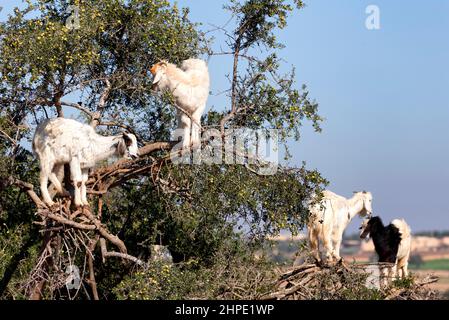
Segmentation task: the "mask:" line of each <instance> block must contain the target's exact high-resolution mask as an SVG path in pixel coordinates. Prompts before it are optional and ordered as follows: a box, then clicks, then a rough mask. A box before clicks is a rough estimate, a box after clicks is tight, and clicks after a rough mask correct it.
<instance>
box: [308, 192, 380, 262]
mask: <svg viewBox="0 0 449 320" xmlns="http://www.w3.org/2000/svg"><path fill="white" fill-rule="evenodd" d="M372 200H373V197H372V195H371V193H370V192H366V191H362V192H355V193H354V196H353V197H352V198H350V199H346V198H344V197H342V196H339V195H337V194H335V193H333V192H331V191H329V190H325V191H323V199H322V201H321V203H319V204H316V205H314V206H312V207H311V208H310V213H311V216H310V220H309V222H308V225H307V227H308V233H309V241H310V247H311V250H312V253H313V255H314V257H315V259H316V260H317V261H321V259H320V252H319V240H321V241H322V245H323V246H324V249H325V254H326V260H327V261H328V262H332V260H333V258H335V259H336V260H337V261H338V260H340V259H341V258H340V245H341V241H342V237H343V232H344V230H345V229H346V227H347V226H348V225H349V223H350V222H351V220H352V218H354V216H356V215H357V214H358V215H359V216H361V217H364V216H366V215H371V212H372Z"/></svg>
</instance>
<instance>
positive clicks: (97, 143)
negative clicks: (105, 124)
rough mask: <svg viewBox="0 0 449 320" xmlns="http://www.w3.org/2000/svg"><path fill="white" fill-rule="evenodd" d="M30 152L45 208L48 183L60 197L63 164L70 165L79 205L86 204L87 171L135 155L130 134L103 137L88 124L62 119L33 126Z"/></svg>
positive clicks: (75, 198)
mask: <svg viewBox="0 0 449 320" xmlns="http://www.w3.org/2000/svg"><path fill="white" fill-rule="evenodd" d="M33 151H34V152H35V154H36V155H37V157H38V158H39V163H40V170H41V171H40V188H41V193H42V198H43V200H44V202H45V203H46V204H47V205H49V206H52V205H53V204H54V202H53V200H52V199H51V197H50V194H49V192H48V186H47V184H48V180H50V181H51V182H52V183H53V185H54V187H55V188H56V190H57V191H58V192H59V193H61V194H64V190H63V188H62V184H61V181H62V179H61V172H63V169H64V164H70V175H71V179H72V181H73V185H74V188H75V197H74V203H75V205H76V206H81V205H89V203H88V201H87V196H86V182H87V179H88V173H89V169H90V168H93V167H94V166H95V164H96V163H97V162H99V161H102V160H106V159H108V158H110V157H112V156H118V157H126V158H131V157H137V156H138V146H137V140H136V137H135V136H134V135H133V134H131V133H122V134H120V135H116V136H109V137H105V136H101V135H99V134H97V133H96V132H95V130H94V129H93V128H92V127H90V126H89V125H86V124H83V123H80V122H78V121H75V120H72V119H64V118H56V119H50V120H45V121H43V122H42V123H41V124H39V125H38V126H37V128H36V132H35V134H34V138H33ZM62 174H63V173H62Z"/></svg>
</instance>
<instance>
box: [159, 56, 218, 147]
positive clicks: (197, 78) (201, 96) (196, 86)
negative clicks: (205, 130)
mask: <svg viewBox="0 0 449 320" xmlns="http://www.w3.org/2000/svg"><path fill="white" fill-rule="evenodd" d="M150 71H151V73H152V74H153V75H154V79H153V89H155V90H159V91H164V90H167V91H170V92H171V93H172V94H173V96H174V98H175V104H176V105H177V107H178V108H179V109H181V110H179V109H178V110H177V120H178V128H180V129H182V130H183V140H182V147H183V148H188V147H190V145H191V144H193V145H194V146H197V145H199V144H200V136H201V115H202V114H203V112H204V109H205V108H206V101H207V98H208V96H209V71H208V69H207V65H206V62H204V61H203V60H200V59H188V60H184V61H183V62H182V64H181V68H178V67H176V66H175V65H174V64H172V63H168V62H166V61H161V62H158V63H156V64H154V65H153V66H152V67H151V70H150Z"/></svg>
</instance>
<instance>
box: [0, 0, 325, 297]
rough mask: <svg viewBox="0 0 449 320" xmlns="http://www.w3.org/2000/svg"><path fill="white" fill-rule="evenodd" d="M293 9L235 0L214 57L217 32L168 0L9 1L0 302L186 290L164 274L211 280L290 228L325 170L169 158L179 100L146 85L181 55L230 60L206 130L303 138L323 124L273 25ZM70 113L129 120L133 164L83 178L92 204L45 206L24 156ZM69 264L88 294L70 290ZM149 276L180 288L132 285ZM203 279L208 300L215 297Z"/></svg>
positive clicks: (102, 120) (1, 104)
mask: <svg viewBox="0 0 449 320" xmlns="http://www.w3.org/2000/svg"><path fill="white" fill-rule="evenodd" d="M303 6H304V4H303V3H302V1H293V2H289V1H283V0H257V1H256V0H246V1H238V0H231V1H230V2H229V4H228V5H227V6H225V8H224V10H225V11H226V12H227V13H228V14H229V15H230V17H232V19H233V22H234V27H235V28H234V29H233V30H226V34H227V36H228V41H227V42H226V44H223V47H225V46H227V49H226V50H224V51H223V52H213V51H211V49H210V41H212V40H211V39H208V38H207V37H206V35H205V34H204V33H203V32H202V31H201V28H200V26H199V25H197V24H195V23H192V22H191V21H190V20H189V11H188V9H182V10H180V9H179V8H178V7H177V6H176V5H172V4H171V3H170V2H169V1H164V0H126V1H125V0H98V1H97V0H96V1H93V0H73V1H63V0H45V1H44V0H35V1H27V5H26V7H25V8H24V9H19V8H16V9H15V10H14V13H13V14H11V15H10V16H9V17H8V20H7V21H6V22H3V23H1V24H0V78H1V81H0V108H1V109H0V187H1V189H0V225H1V227H0V228H1V229H0V244H1V246H0V274H2V275H3V276H2V279H1V280H0V281H1V282H0V295H1V297H2V298H14V299H17V298H62V299H63V298H80V299H81V298H100V297H103V298H109V299H117V298H133V297H134V298H158V297H159V298H160V297H162V298H176V297H180V298H183V297H184V298H185V297H187V296H188V289H186V288H183V289H182V290H181V289H180V288H178V287H177V288H178V289H179V291H176V290H178V289H173V288H172V287H170V286H169V285H167V281H169V280H170V279H174V278H176V279H181V280H180V282H183V283H186V282H189V281H190V282H195V281H198V282H201V281H203V280H204V279H205V277H206V278H207V277H208V279H209V280H210V279H211V277H210V274H211V273H213V272H212V271H211V270H214V266H216V265H221V266H222V267H223V266H224V265H223V261H227V263H232V262H234V263H237V262H235V261H236V259H248V261H252V262H251V263H259V264H260V263H261V262H260V261H259V262H254V251H255V250H257V249H259V248H260V246H261V245H263V244H264V243H265V241H266V239H267V237H268V236H274V235H277V234H279V232H280V231H281V230H289V231H290V232H292V233H294V234H296V233H298V232H299V231H300V230H301V229H302V228H303V227H304V225H305V223H306V221H307V218H308V214H309V212H308V206H309V204H310V202H311V201H313V199H315V198H314V196H315V195H316V194H319V193H320V191H321V188H322V187H323V185H324V184H325V183H326V181H325V179H323V178H322V177H321V175H320V174H319V172H317V171H316V170H309V169H307V168H306V166H305V164H303V165H302V166H301V167H299V168H292V167H286V166H283V165H281V164H279V166H278V169H277V171H276V172H275V173H274V174H272V175H260V174H258V173H257V170H252V169H251V167H250V166H248V165H245V164H227V163H224V162H219V163H215V164H206V163H200V164H176V163H173V162H172V161H170V157H169V153H170V147H171V146H172V145H173V142H171V141H170V133H171V132H172V130H173V129H174V128H175V126H176V122H175V112H176V106H174V105H173V99H172V97H170V95H168V94H162V95H161V94H157V93H155V92H154V91H152V90H151V85H152V78H151V76H150V73H149V69H150V67H151V65H152V64H154V63H156V62H158V61H159V60H161V59H165V60H168V61H170V62H172V63H175V64H179V63H180V62H181V61H182V60H184V59H187V58H191V57H200V58H206V59H207V57H208V56H209V57H212V59H211V62H210V63H213V55H215V54H227V55H229V56H230V57H232V61H233V63H232V65H231V66H230V70H229V74H230V75H231V76H230V78H229V90H228V91H227V92H228V99H227V101H228V103H229V104H228V106H227V107H226V108H225V109H224V110H213V111H209V112H208V113H207V114H205V115H204V116H203V120H202V122H203V123H204V129H205V130H207V129H210V128H215V129H217V130H218V131H219V132H221V133H222V134H223V132H224V130H226V129H232V128H248V129H254V130H261V131H267V132H268V131H269V130H272V129H276V130H277V132H278V137H279V141H280V145H282V146H284V147H286V146H287V141H289V139H296V140H299V138H300V127H301V125H302V124H303V123H304V121H310V122H311V124H312V125H313V126H314V127H315V129H316V130H317V131H319V130H320V122H321V121H322V119H321V118H320V116H319V115H318V114H317V111H318V105H317V103H316V102H314V101H312V100H311V99H310V98H309V93H308V91H307V88H306V87H305V86H302V87H300V88H297V87H296V83H295V73H294V70H292V71H291V72H289V73H287V74H282V73H280V72H279V68H280V67H281V65H282V61H281V59H280V58H279V55H280V54H281V52H282V51H281V49H282V47H283V45H282V44H281V43H278V41H277V39H276V34H277V33H278V32H279V30H280V29H283V28H285V27H286V26H287V18H288V16H289V15H290V14H292V13H293V12H294V11H295V10H299V9H301V8H302V7H303ZM217 32H222V30H221V29H220V30H218V31H217ZM256 47H263V48H264V52H265V53H264V54H256V53H255V51H254V48H256ZM214 76H217V75H214ZM218 76H223V77H224V76H225V75H218ZM69 110H77V112H79V116H78V118H79V119H80V120H81V121H87V122H88V123H90V124H91V125H92V126H94V127H96V128H97V130H98V131H99V132H101V133H102V134H112V133H116V132H118V131H120V130H122V129H123V128H126V129H128V130H131V131H132V132H134V133H135V134H136V135H137V136H138V139H139V144H140V146H141V148H140V150H141V157H140V158H139V159H137V160H126V161H123V160H122V161H118V162H115V163H112V164H111V163H109V164H103V165H102V166H99V168H98V169H96V170H94V171H93V172H91V174H90V179H89V184H88V187H89V201H90V203H91V206H90V208H89V209H86V210H84V209H83V210H81V211H80V209H76V208H73V207H71V206H70V202H69V201H68V200H67V199H64V198H62V199H60V202H59V204H60V207H59V208H58V209H53V208H46V207H45V206H44V205H42V204H41V203H40V202H39V199H38V198H37V196H38V194H39V191H38V188H37V186H38V183H37V179H38V175H39V167H38V163H37V160H36V159H35V157H34V155H33V154H32V153H31V150H30V141H31V138H32V135H33V133H34V129H35V127H36V125H37V124H38V123H39V122H40V121H42V120H43V119H46V118H53V117H64V116H67V114H69ZM70 114H72V115H73V114H74V112H73V111H71V112H70ZM222 137H223V135H222ZM203 142H204V145H203V148H207V144H208V141H203ZM287 156H288V152H287ZM154 244H160V245H165V246H167V247H168V248H169V250H170V252H171V254H172V256H173V259H174V262H175V263H176V266H175V267H170V268H169V269H164V268H167V266H166V265H158V264H152V265H150V264H149V261H151V258H150V257H151V246H152V245H154ZM113 247H115V248H117V249H118V250H119V251H117V252H115V251H113V249H112V248H113ZM245 257H246V258H245ZM120 258H121V259H120ZM136 263H137V265H139V266H140V267H139V268H140V269H139V268H137V269H136V268H135V264H136ZM72 264H74V265H77V266H79V268H80V270H81V271H80V273H81V282H82V286H84V288H85V290H79V289H78V290H75V289H66V288H65V282H64V281H65V278H66V277H67V274H66V268H67V266H68V265H72ZM164 270H165V271H164ZM167 270H168V271H167ZM168 274H169V275H168ZM236 274H238V272H236ZM228 276H230V275H228ZM148 277H150V278H151V279H153V280H152V281H156V282H157V283H158V285H161V282H162V281H165V282H164V286H167V288H168V289H170V288H171V289H172V290H174V291H170V292H169V293H167V292H166V291H161V290H159V291H157V290H153V289H149V288H148V287H145V288H141V287H139V281H140V280H141V279H142V278H144V279H146V280H147V281H149V278H148ZM176 285H178V286H179V285H180V283H179V282H178V283H177V284H176ZM156 287H158V286H156ZM158 288H160V287H158ZM211 288H213V289H211V293H210V296H209V297H213V296H216V295H217V292H218V291H220V289H219V288H215V287H213V286H211ZM131 289H132V290H131ZM168 289H167V290H168ZM130 290H131V291H132V292H131V293H129V292H130ZM136 290H137V291H138V290H141V291H142V292H144V293H141V294H140V293H139V294H137V293H136ZM152 290H153V291H152ZM214 290H215V291H214ZM139 292H140V291H139ZM173 292H178V295H176V294H173Z"/></svg>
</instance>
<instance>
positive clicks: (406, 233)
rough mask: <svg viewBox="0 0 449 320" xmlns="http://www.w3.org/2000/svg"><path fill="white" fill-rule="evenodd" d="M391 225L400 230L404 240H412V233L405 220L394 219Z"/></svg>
mask: <svg viewBox="0 0 449 320" xmlns="http://www.w3.org/2000/svg"><path fill="white" fill-rule="evenodd" d="M391 223H392V224H393V225H395V226H396V228H398V229H399V232H400V233H401V235H402V239H407V238H410V236H411V233H412V231H411V229H410V226H409V225H408V224H407V222H405V220H404V219H394V220H393V221H392V222H391Z"/></svg>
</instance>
